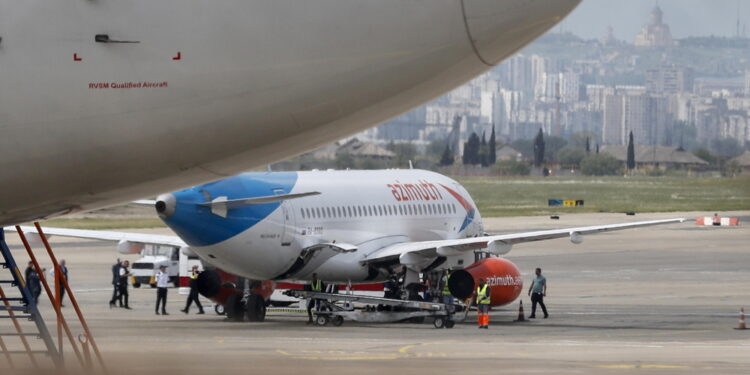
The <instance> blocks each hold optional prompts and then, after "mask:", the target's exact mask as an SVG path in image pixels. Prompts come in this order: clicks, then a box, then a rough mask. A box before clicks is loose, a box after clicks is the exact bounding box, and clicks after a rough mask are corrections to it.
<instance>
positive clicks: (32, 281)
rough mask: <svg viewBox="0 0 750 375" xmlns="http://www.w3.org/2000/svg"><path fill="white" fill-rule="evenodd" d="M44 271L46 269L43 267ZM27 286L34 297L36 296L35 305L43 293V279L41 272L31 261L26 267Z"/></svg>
mask: <svg viewBox="0 0 750 375" xmlns="http://www.w3.org/2000/svg"><path fill="white" fill-rule="evenodd" d="M42 272H44V269H42ZM25 273H26V287H28V288H29V292H31V296H32V298H34V305H35V306H36V305H38V304H39V296H40V295H41V294H42V281H41V279H40V278H39V274H37V273H36V269H34V264H33V263H32V262H29V266H28V267H27V268H26V272H25Z"/></svg>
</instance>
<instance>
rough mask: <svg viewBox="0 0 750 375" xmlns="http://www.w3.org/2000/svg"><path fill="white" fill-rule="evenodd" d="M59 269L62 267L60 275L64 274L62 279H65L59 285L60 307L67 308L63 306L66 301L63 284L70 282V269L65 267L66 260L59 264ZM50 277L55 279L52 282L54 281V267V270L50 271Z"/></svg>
mask: <svg viewBox="0 0 750 375" xmlns="http://www.w3.org/2000/svg"><path fill="white" fill-rule="evenodd" d="M58 267H60V273H61V274H62V278H63V279H64V281H63V280H60V285H59V288H60V307H65V305H63V299H65V286H64V285H63V282H67V281H68V267H66V266H65V259H60V262H59V263H58ZM49 275H50V276H51V277H52V278H53V279H52V280H54V277H55V268H54V267H52V269H51V270H49Z"/></svg>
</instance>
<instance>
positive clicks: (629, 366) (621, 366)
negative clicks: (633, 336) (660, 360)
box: [596, 363, 689, 370]
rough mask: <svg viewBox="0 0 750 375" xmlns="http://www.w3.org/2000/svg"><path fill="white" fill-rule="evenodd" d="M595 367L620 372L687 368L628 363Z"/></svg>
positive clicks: (684, 367)
mask: <svg viewBox="0 0 750 375" xmlns="http://www.w3.org/2000/svg"><path fill="white" fill-rule="evenodd" d="M596 367H599V368H606V369H620V370H633V369H637V368H643V369H658V370H675V369H686V368H689V367H688V366H680V365H662V364H628V363H620V364H611V365H597V366H596Z"/></svg>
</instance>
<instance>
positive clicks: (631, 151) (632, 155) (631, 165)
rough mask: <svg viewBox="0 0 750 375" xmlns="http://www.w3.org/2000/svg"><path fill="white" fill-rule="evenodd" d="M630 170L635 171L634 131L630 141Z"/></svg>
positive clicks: (631, 132)
mask: <svg viewBox="0 0 750 375" xmlns="http://www.w3.org/2000/svg"><path fill="white" fill-rule="evenodd" d="M628 169H629V170H633V169H635V146H633V131H632V130H631V131H630V139H629V140H628Z"/></svg>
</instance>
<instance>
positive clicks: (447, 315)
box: [285, 290, 456, 328]
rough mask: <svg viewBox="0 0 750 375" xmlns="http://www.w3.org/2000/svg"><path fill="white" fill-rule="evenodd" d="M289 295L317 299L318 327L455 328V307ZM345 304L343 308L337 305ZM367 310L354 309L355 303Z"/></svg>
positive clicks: (349, 296) (301, 292)
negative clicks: (349, 323)
mask: <svg viewBox="0 0 750 375" xmlns="http://www.w3.org/2000/svg"><path fill="white" fill-rule="evenodd" d="M285 294H286V295H288V296H291V297H296V298H305V299H308V300H309V299H315V300H318V301H319V302H318V303H319V308H318V311H314V312H313V313H314V314H315V324H317V325H320V326H325V325H327V324H328V323H329V322H330V323H331V324H333V325H334V326H337V327H338V326H340V325H342V324H343V323H344V319H349V320H353V321H355V322H362V323H393V322H399V321H403V320H409V319H423V318H433V319H434V320H433V325H434V326H435V328H453V326H454V325H455V323H456V321H455V319H454V318H453V315H454V313H455V312H456V306H455V305H446V304H443V303H435V302H424V301H410V300H401V299H390V298H381V297H371V296H362V295H354V294H331V293H321V292H311V291H304V290H288V291H286V292H285ZM337 302H344V304H337ZM355 302H357V303H360V304H365V305H366V306H365V307H363V308H362V307H357V308H355V307H354V303H355Z"/></svg>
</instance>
